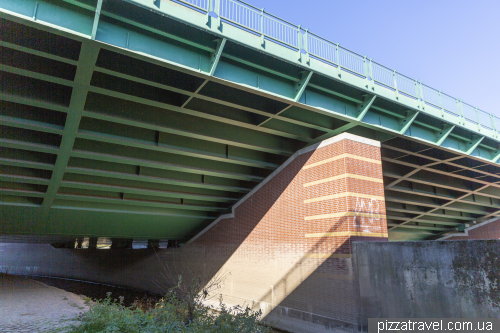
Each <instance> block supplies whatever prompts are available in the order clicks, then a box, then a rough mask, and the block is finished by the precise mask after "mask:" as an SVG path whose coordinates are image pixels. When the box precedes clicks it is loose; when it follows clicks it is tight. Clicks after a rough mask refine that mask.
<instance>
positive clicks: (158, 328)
mask: <svg viewBox="0 0 500 333" xmlns="http://www.w3.org/2000/svg"><path fill="white" fill-rule="evenodd" d="M200 281H201V280H200V279H199V278H194V279H192V280H191V281H190V283H188V284H186V283H184V282H183V281H182V276H179V277H178V283H177V285H176V286H175V287H173V288H170V289H169V290H168V292H167V294H166V295H165V297H164V298H163V299H161V300H160V301H159V302H156V303H155V302H153V301H152V300H147V299H146V300H142V301H140V300H136V302H135V303H134V304H133V305H132V306H130V307H125V306H124V305H123V298H120V299H119V300H116V299H115V300H112V298H111V293H108V295H107V298H106V299H104V300H102V301H95V303H93V304H90V310H89V311H87V312H86V313H84V314H83V315H81V316H80V317H79V319H78V320H79V324H78V325H72V326H71V327H70V331H69V332H72V333H95V332H102V333H108V332H109V333H111V332H120V333H139V332H141V333H143V332H144V333H160V332H186V333H191V332H192V333H195V332H200V333H201V332H203V333H209V332H214V333H215V332H221V333H231V332H244V333H261V332H262V333H267V332H272V330H271V329H270V328H269V327H267V326H265V325H262V324H260V323H259V319H260V317H261V315H262V312H261V311H260V310H259V311H253V310H251V308H250V307H248V306H247V307H245V308H243V307H240V306H234V307H227V306H226V305H224V303H223V302H222V296H221V297H220V298H219V306H218V307H217V308H214V307H207V306H205V305H204V304H203V302H204V301H205V300H207V299H208V298H209V297H210V291H212V290H213V289H214V287H215V288H216V287H217V286H218V285H219V282H217V281H216V283H215V284H214V283H212V284H210V285H208V286H205V287H203V288H199V286H200Z"/></svg>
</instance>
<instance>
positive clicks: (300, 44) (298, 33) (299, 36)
mask: <svg viewBox="0 0 500 333" xmlns="http://www.w3.org/2000/svg"><path fill="white" fill-rule="evenodd" d="M297 47H298V49H299V54H298V56H297V57H298V59H299V60H300V58H301V56H302V33H301V32H300V25H299V26H298V27H297Z"/></svg>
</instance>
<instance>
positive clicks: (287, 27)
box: [175, 0, 500, 132]
mask: <svg viewBox="0 0 500 333" xmlns="http://www.w3.org/2000/svg"><path fill="white" fill-rule="evenodd" d="M175 1H176V2H179V3H183V4H186V5H188V6H191V7H194V8H196V9H198V10H201V11H203V12H205V13H206V14H207V15H209V14H212V15H214V14H215V16H216V17H218V19H219V20H222V21H225V22H228V23H230V24H232V25H235V26H237V27H239V28H242V29H243V30H246V31H248V32H250V33H253V34H255V35H258V36H260V37H261V42H262V44H264V43H265V41H266V40H271V41H274V42H277V43H279V44H281V45H284V46H286V47H288V48H291V49H294V50H296V51H298V53H299V56H301V54H303V53H305V54H306V56H307V57H309V56H311V57H313V58H315V59H317V60H320V61H322V62H324V63H327V64H329V65H331V66H333V67H335V68H337V69H338V70H339V71H340V70H343V71H345V72H349V73H351V74H354V75H357V76H359V77H362V78H365V79H367V80H368V81H373V84H376V85H377V86H380V87H384V88H386V89H389V90H392V91H394V92H395V93H396V95H397V94H403V95H405V96H407V97H410V98H412V99H414V100H416V101H419V102H420V103H421V104H422V105H425V106H430V107H433V108H435V109H438V110H440V111H441V114H442V115H443V117H444V115H445V114H446V115H448V116H452V117H456V118H457V119H456V120H457V121H458V122H459V123H460V124H462V125H464V126H476V127H477V130H479V131H480V130H481V128H485V129H488V130H492V131H495V132H497V129H499V128H500V118H498V117H496V116H495V115H493V114H489V113H487V112H484V111H482V110H479V109H478V108H475V107H473V106H471V105H469V104H466V103H463V102H462V100H460V99H457V98H454V97H451V96H449V95H446V94H444V93H442V92H441V91H440V90H436V89H434V88H431V87H429V86H427V85H424V84H422V83H421V82H419V81H418V80H414V79H411V78H409V77H407V76H405V75H402V74H400V73H398V72H397V71H396V70H392V69H390V68H387V67H385V66H383V65H381V64H378V63H376V62H373V61H372V60H371V59H367V57H364V56H362V55H359V54H357V53H355V52H352V51H350V50H348V49H346V48H343V47H341V46H340V45H339V44H338V43H337V44H336V43H333V42H330V41H329V40H327V39H324V38H322V37H320V36H318V35H315V34H313V33H311V32H309V31H308V29H303V28H301V26H300V25H295V24H293V23H290V22H288V21H285V20H283V19H280V18H279V17H277V16H274V15H271V14H269V13H267V12H266V11H265V10H264V9H263V8H262V9H260V8H257V7H255V6H252V5H250V4H248V3H246V2H244V1H241V0H175Z"/></svg>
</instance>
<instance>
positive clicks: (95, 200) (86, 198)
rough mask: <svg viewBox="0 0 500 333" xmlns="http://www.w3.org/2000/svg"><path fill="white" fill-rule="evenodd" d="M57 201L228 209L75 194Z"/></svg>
mask: <svg viewBox="0 0 500 333" xmlns="http://www.w3.org/2000/svg"><path fill="white" fill-rule="evenodd" d="M57 199H60V200H74V201H79V202H81V201H84V202H91V203H109V204H113V205H121V206H139V207H155V208H165V209H169V208H173V209H178V210H188V211H191V210H192V211H206V212H223V211H225V210H226V208H219V207H210V206H200V205H193V204H190V205H183V204H171V203H166V202H160V201H158V202H152V201H146V200H133V199H112V198H107V197H96V196H84V195H74V194H58V195H57Z"/></svg>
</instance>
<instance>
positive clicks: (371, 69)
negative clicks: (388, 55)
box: [368, 58, 375, 90]
mask: <svg viewBox="0 0 500 333" xmlns="http://www.w3.org/2000/svg"><path fill="white" fill-rule="evenodd" d="M368 66H369V69H370V79H371V80H372V90H375V78H374V77H373V58H370V63H369V64H368Z"/></svg>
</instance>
